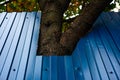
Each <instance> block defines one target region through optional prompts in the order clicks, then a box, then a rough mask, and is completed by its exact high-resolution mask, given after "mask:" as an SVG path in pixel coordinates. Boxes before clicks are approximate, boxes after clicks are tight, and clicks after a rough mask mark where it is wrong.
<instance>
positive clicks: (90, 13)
mask: <svg viewBox="0 0 120 80" xmlns="http://www.w3.org/2000/svg"><path fill="white" fill-rule="evenodd" d="M111 1H112V0H92V1H91V2H90V3H89V5H87V6H85V8H84V9H83V10H82V12H81V15H79V16H78V17H77V18H76V19H75V20H74V22H72V23H71V25H70V27H69V29H68V30H66V32H64V33H63V35H62V36H61V40H60V44H61V45H62V46H64V47H65V48H66V49H67V50H68V52H69V53H72V51H73V50H74V48H75V46H76V44H77V42H78V40H79V39H80V38H81V37H82V36H84V35H85V34H86V33H88V32H89V30H90V29H91V28H92V24H93V23H94V22H95V20H96V19H97V17H98V16H99V15H100V13H101V12H102V11H103V10H104V9H105V7H106V6H108V5H109V4H110V2H111ZM93 5H94V6H93ZM63 54H64V53H63Z"/></svg>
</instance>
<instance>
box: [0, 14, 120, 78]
mask: <svg viewBox="0 0 120 80" xmlns="http://www.w3.org/2000/svg"><path fill="white" fill-rule="evenodd" d="M119 25H120V13H113V12H109V13H102V14H101V15H100V17H99V18H98V20H97V21H96V22H95V24H94V28H93V30H92V32H90V33H89V34H88V35H87V36H85V37H84V38H82V39H81V40H80V41H79V42H78V44H77V47H76V48H75V50H74V52H73V54H72V56H36V48H37V40H38V33H39V26H40V13H37V12H22V13H16V12H13V13H6V12H3V13H1V14H0V80H120V41H119V40H120V27H119Z"/></svg>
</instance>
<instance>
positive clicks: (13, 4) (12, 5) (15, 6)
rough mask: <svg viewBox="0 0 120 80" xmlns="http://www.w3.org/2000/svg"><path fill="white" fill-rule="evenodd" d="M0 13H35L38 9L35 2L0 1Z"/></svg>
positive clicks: (21, 0) (31, 0)
mask: <svg viewBox="0 0 120 80" xmlns="http://www.w3.org/2000/svg"><path fill="white" fill-rule="evenodd" d="M0 2H1V4H2V3H3V4H2V5H0V12H2V11H8V12H12V11H18V12H19V11H37V10H38V9H39V6H38V2H37V0H10V1H5V0H0Z"/></svg>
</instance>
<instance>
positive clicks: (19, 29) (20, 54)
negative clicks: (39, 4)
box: [0, 12, 41, 80]
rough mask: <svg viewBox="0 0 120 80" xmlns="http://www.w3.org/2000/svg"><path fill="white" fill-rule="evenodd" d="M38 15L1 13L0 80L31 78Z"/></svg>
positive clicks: (38, 26)
mask: <svg viewBox="0 0 120 80" xmlns="http://www.w3.org/2000/svg"><path fill="white" fill-rule="evenodd" d="M40 15H41V13H40V12H12V13H5V12H3V13H1V16H3V19H2V20H3V21H1V27H0V30H1V33H0V36H1V37H0V54H1V55H0V80H24V79H26V80H30V79H29V78H30V77H33V75H34V65H35V58H36V50H37V40H38V35H39V28H40ZM1 16H0V17H1ZM32 49H33V50H32ZM31 75H32V76H31ZM28 76H29V77H28ZM31 80H32V78H31Z"/></svg>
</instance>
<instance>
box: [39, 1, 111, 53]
mask: <svg viewBox="0 0 120 80" xmlns="http://www.w3.org/2000/svg"><path fill="white" fill-rule="evenodd" d="M40 1H41V0H40ZM111 1H112V0H91V2H90V4H89V5H87V6H86V7H85V8H84V9H83V10H82V13H81V15H79V16H78V17H77V18H76V19H75V20H74V21H73V22H72V23H71V25H70V28H69V29H68V30H67V31H66V32H65V33H63V34H62V33H61V28H62V18H63V13H64V11H65V10H66V9H67V7H68V5H69V2H70V0H60V1H59V0H45V1H44V3H42V2H40V4H41V5H42V4H43V5H44V6H41V10H42V22H41V29H40V34H39V44H38V55H69V54H71V53H72V51H73V50H74V48H75V46H76V44H77V42H78V40H79V39H80V38H81V37H82V36H84V35H85V34H86V33H88V32H89V30H90V29H91V28H92V24H93V23H94V22H95V20H96V19H97V17H98V16H99V14H100V13H101V12H102V11H103V10H104V8H105V7H106V6H107V5H108V4H109V3H110V2H111ZM93 5H94V6H93Z"/></svg>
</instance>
